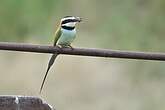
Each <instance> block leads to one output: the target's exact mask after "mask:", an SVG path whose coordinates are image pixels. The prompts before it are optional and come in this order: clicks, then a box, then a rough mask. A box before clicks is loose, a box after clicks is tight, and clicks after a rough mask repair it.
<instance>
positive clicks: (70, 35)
mask: <svg viewBox="0 0 165 110" xmlns="http://www.w3.org/2000/svg"><path fill="white" fill-rule="evenodd" d="M81 21H82V19H81V18H80V17H75V16H65V17H63V18H62V19H61V21H60V24H59V26H58V28H57V30H56V31H55V35H54V43H53V46H58V47H60V48H62V47H70V48H71V49H73V48H72V46H71V43H72V42H73V40H74V39H75V38H76V24H77V23H79V22H81ZM58 55H59V54H57V53H55V54H53V55H52V56H51V58H50V60H49V62H48V67H47V70H46V73H45V76H44V78H43V81H42V84H41V87H40V93H41V91H42V89H43V86H44V83H45V80H46V77H47V75H48V72H49V70H50V68H51V67H52V65H53V63H54V61H55V59H56V58H57V56H58Z"/></svg>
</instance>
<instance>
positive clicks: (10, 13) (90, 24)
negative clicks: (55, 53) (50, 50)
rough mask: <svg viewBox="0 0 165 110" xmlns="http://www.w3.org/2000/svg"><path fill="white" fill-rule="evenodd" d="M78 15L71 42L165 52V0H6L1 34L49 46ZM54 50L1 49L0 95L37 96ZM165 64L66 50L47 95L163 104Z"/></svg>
mask: <svg viewBox="0 0 165 110" xmlns="http://www.w3.org/2000/svg"><path fill="white" fill-rule="evenodd" d="M66 15H74V16H80V17H82V18H83V22H82V23H80V24H79V25H78V27H77V38H76V40H75V42H74V43H73V45H74V46H75V47H86V48H107V49H118V50H134V51H152V52H165V51H164V50H165V43H164V41H165V36H164V35H165V1H164V0H68V1H66V0H1V1H0V41H1V42H21V43H22V42H25V43H33V44H42V45H52V42H53V34H54V31H55V30H56V28H57V24H58V22H59V20H60V19H61V18H62V17H64V16H66ZM49 57H50V55H49V54H34V53H21V52H8V51H0V75H1V77H0V94H1V95H12V94H16V95H33V96H39V88H40V85H41V82H42V79H43V76H44V74H45V71H46V67H47V62H48V59H49ZM164 83H165V63H164V62H159V61H142V60H141V61H139V60H128V59H111V58H94V57H83V56H65V55H61V56H59V57H58V59H57V60H56V62H55V64H54V67H53V68H52V69H51V71H50V74H49V76H48V78H47V81H46V83H45V86H44V89H43V92H42V95H41V96H39V97H42V98H44V99H45V100H46V101H47V102H48V103H49V104H51V105H53V106H55V107H56V109H57V110H66V109H67V110H164V109H165V102H164V100H165V86H164Z"/></svg>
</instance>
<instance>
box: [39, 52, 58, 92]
mask: <svg viewBox="0 0 165 110" xmlns="http://www.w3.org/2000/svg"><path fill="white" fill-rule="evenodd" d="M57 56H58V54H53V55H52V56H51V58H50V60H49V63H48V67H47V70H46V74H45V76H44V79H43V81H42V84H41V88H40V93H41V91H42V88H43V86H44V83H45V80H46V77H47V75H48V72H49V70H50V68H51V66H52V65H53V63H54V61H55V59H56V57H57Z"/></svg>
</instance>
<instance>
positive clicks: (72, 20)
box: [61, 16, 82, 28]
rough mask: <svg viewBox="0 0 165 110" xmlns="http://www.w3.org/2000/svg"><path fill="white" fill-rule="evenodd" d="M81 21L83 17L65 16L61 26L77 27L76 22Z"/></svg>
mask: <svg viewBox="0 0 165 110" xmlns="http://www.w3.org/2000/svg"><path fill="white" fill-rule="evenodd" d="M81 21H82V19H81V18H80V17H74V16H65V17H64V18H62V19H61V26H62V27H68V28H75V26H76V24H77V23H78V22H81Z"/></svg>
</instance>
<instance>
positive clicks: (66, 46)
mask: <svg viewBox="0 0 165 110" xmlns="http://www.w3.org/2000/svg"><path fill="white" fill-rule="evenodd" d="M58 47H59V48H70V49H72V50H73V47H72V46H71V45H58Z"/></svg>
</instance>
